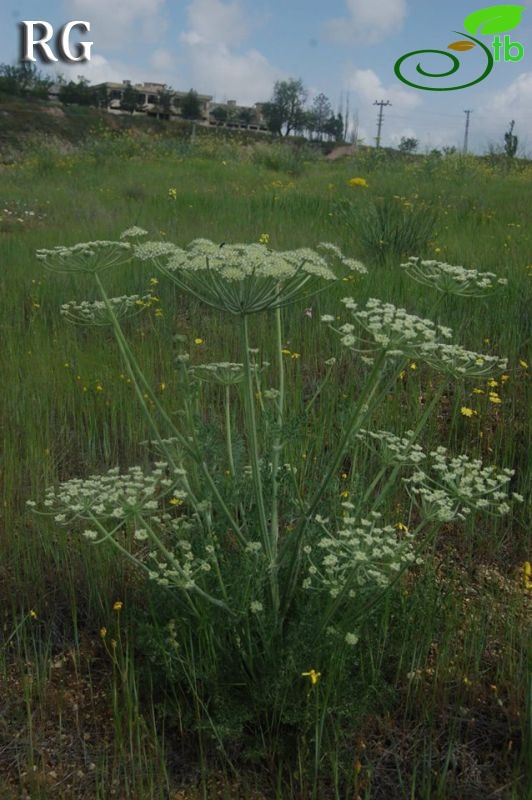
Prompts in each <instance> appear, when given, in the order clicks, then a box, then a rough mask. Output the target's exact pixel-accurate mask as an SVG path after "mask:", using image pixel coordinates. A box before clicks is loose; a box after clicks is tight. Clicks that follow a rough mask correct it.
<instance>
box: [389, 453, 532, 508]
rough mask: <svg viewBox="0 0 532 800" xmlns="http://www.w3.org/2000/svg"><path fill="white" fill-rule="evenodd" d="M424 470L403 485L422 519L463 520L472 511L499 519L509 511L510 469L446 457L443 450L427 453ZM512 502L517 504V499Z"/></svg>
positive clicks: (516, 496) (514, 497) (516, 497)
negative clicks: (423, 517)
mask: <svg viewBox="0 0 532 800" xmlns="http://www.w3.org/2000/svg"><path fill="white" fill-rule="evenodd" d="M430 458H431V463H430V467H429V468H428V469H427V471H423V470H417V471H416V472H414V474H413V475H412V476H411V477H409V478H405V479H404V482H405V484H406V487H407V489H408V492H409V494H410V496H411V497H412V499H413V500H414V501H415V502H416V503H417V504H418V505H419V506H420V508H421V509H422V510H423V513H424V515H425V516H426V517H429V518H431V519H436V520H438V521H440V522H452V521H453V520H455V519H459V520H463V519H465V518H466V516H467V515H469V514H471V513H472V512H473V511H485V512H488V513H490V514H493V515H496V516H501V515H503V514H506V513H507V512H508V511H509V510H510V505H509V500H510V497H509V494H508V484H509V483H510V481H511V479H512V476H513V474H514V470H511V469H498V468H497V467H495V466H488V467H485V466H484V465H483V464H482V461H480V459H471V458H469V457H468V456H466V455H460V456H454V457H453V456H450V455H449V454H448V451H447V449H446V448H445V447H438V448H437V449H436V450H433V451H432V452H431V453H430ZM512 499H513V500H515V501H517V502H519V501H520V500H521V496H520V495H517V494H514V495H512Z"/></svg>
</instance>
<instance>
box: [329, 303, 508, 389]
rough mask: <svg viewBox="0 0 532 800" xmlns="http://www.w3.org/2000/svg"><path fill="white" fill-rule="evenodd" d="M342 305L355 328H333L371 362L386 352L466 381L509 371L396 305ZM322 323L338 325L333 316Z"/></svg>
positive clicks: (348, 325) (500, 361)
mask: <svg viewBox="0 0 532 800" xmlns="http://www.w3.org/2000/svg"><path fill="white" fill-rule="evenodd" d="M342 302H343V303H344V304H345V306H346V308H347V309H348V310H349V311H351V314H352V317H353V319H354V324H353V323H346V324H345V325H342V326H340V328H335V327H334V326H331V327H333V330H335V331H336V333H338V334H339V335H340V337H341V338H340V341H341V343H342V344H343V345H344V346H345V347H348V348H350V349H351V350H354V351H355V352H359V353H361V354H363V355H364V356H365V357H370V358H371V357H374V356H375V355H376V354H377V353H379V352H384V353H385V354H386V356H388V357H396V356H402V357H404V358H412V359H418V360H424V361H426V362H427V363H428V364H430V365H431V366H433V367H434V368H435V369H438V370H441V371H442V372H449V373H451V374H453V375H461V376H464V377H465V376H468V377H480V376H483V375H486V374H488V373H490V372H494V371H496V370H504V369H506V366H507V361H506V360H505V359H500V358H497V357H496V356H487V355H480V354H478V353H475V352H472V351H470V350H465V349H464V348H462V347H460V345H456V344H450V343H449V342H448V341H442V339H444V340H448V339H450V338H451V337H452V331H451V329H450V328H447V327H445V326H443V325H436V324H435V323H434V322H432V321H431V320H430V319H422V318H421V317H417V316H415V315H413V314H409V313H408V312H407V311H405V309H404V308H397V306H394V305H393V304H392V303H384V302H383V301H382V300H378V299H375V298H370V299H369V300H368V301H367V303H366V306H365V308H359V307H358V305H357V303H355V301H354V300H353V298H351V297H345V298H343V300H342ZM321 319H322V322H327V323H329V324H331V323H333V322H334V317H332V316H331V315H324V316H322V318H321ZM356 326H358V327H359V328H362V330H363V331H364V334H363V335H362V336H358V335H357V334H356V333H355V330H356ZM440 337H441V338H440ZM355 345H356V346H355Z"/></svg>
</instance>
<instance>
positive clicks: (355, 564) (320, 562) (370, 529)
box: [303, 512, 416, 598]
mask: <svg viewBox="0 0 532 800" xmlns="http://www.w3.org/2000/svg"><path fill="white" fill-rule="evenodd" d="M380 519H381V518H380V515H379V514H378V513H376V512H373V513H372V514H371V519H361V520H359V521H356V520H355V519H354V518H353V517H344V518H343V519H342V521H341V522H342V527H341V528H340V529H339V530H337V531H335V532H333V531H331V530H329V529H328V528H327V527H326V524H325V521H324V520H320V522H319V524H320V525H321V527H322V528H323V531H324V535H323V536H322V537H321V538H320V539H318V540H317V542H316V543H315V544H314V545H313V546H311V545H307V546H305V547H304V549H303V552H304V553H305V554H306V556H307V559H308V564H309V566H308V570H307V577H306V578H305V580H304V583H303V585H304V587H305V588H307V589H313V590H318V591H326V592H327V593H328V594H329V595H330V596H331V597H338V596H339V595H343V596H345V597H349V598H354V597H356V596H357V595H358V594H359V593H360V591H362V590H364V589H365V588H369V587H372V586H373V587H377V588H385V587H386V586H388V585H389V584H390V582H391V581H392V580H393V579H394V578H395V577H396V576H397V575H398V573H399V572H400V571H401V570H402V569H403V568H404V567H406V566H408V565H410V564H413V563H415V561H416V556H415V553H414V548H413V536H412V535H411V534H410V533H408V532H401V533H400V532H398V531H397V530H396V529H395V528H394V527H392V526H391V525H385V526H383V525H382V524H380Z"/></svg>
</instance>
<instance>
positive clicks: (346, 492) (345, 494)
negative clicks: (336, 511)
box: [340, 489, 349, 500]
mask: <svg viewBox="0 0 532 800" xmlns="http://www.w3.org/2000/svg"><path fill="white" fill-rule="evenodd" d="M340 497H341V498H342V499H343V500H346V499H347V498H348V497H349V492H348V491H347V489H344V491H343V492H340Z"/></svg>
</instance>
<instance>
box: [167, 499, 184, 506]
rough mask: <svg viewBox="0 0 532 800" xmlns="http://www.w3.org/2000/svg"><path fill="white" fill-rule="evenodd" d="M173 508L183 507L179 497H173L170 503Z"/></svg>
mask: <svg viewBox="0 0 532 800" xmlns="http://www.w3.org/2000/svg"><path fill="white" fill-rule="evenodd" d="M168 502H169V503H170V505H171V506H182V505H183V501H182V500H180V499H179V497H171V498H170V500H169V501H168Z"/></svg>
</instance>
